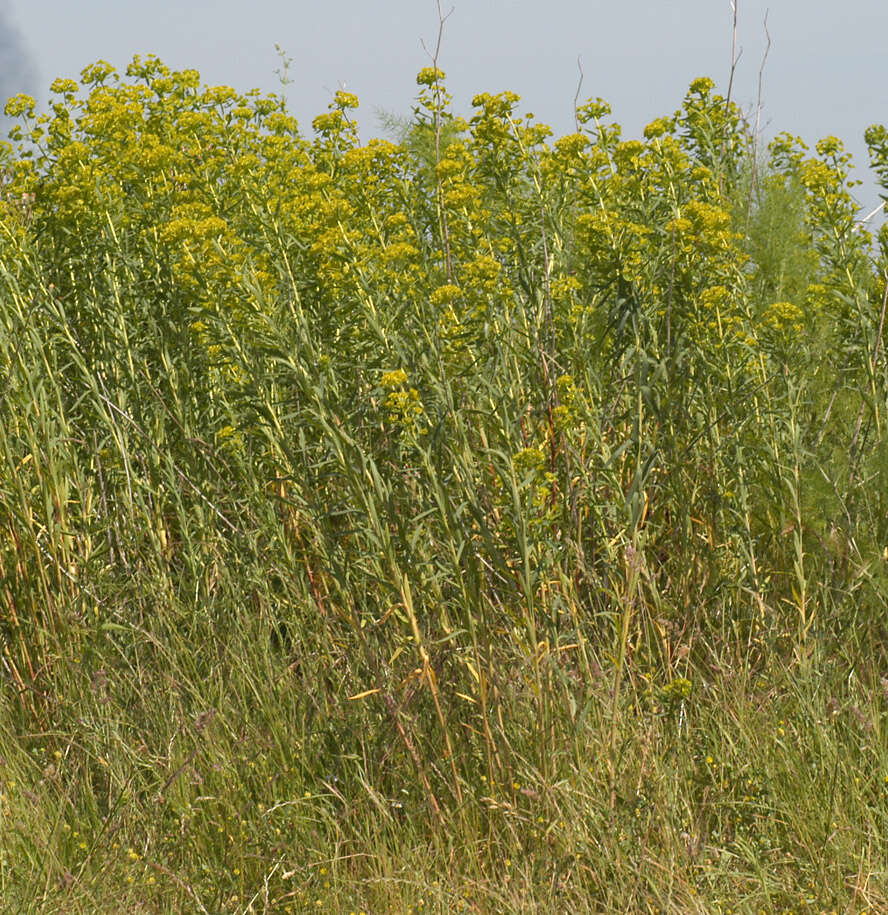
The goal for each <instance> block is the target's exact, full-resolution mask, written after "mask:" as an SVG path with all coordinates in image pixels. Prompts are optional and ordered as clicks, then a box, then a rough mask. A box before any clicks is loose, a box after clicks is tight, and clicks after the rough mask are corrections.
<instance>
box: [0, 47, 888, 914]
mask: <svg viewBox="0 0 888 915" xmlns="http://www.w3.org/2000/svg"><path fill="white" fill-rule="evenodd" d="M417 87H418V88H417V100H416V110H415V114H414V118H413V120H412V121H411V122H410V123H409V124H406V125H401V130H400V133H399V135H398V137H397V138H396V141H392V140H372V141H370V142H369V143H367V144H362V143H361V141H360V140H359V137H358V133H357V129H356V127H355V124H354V120H353V116H352V113H353V109H355V108H356V107H357V105H358V100H357V99H356V98H355V97H354V96H353V95H350V94H348V93H346V92H338V93H336V95H335V98H334V100H333V102H332V103H331V105H330V109H329V111H328V112H327V113H325V114H322V115H321V116H319V117H318V118H316V119H315V121H314V123H313V125H312V128H313V129H312V130H311V131H310V132H303V131H302V130H301V129H300V127H299V126H298V125H297V123H296V122H295V120H294V119H293V118H292V117H291V116H290V115H289V113H288V111H287V108H286V105H285V104H284V102H283V101H282V100H281V98H279V97H276V96H266V95H261V94H259V93H258V92H248V93H246V94H240V93H237V92H235V91H234V90H233V89H230V88H227V87H215V88H211V87H206V86H202V85H201V83H200V79H199V76H198V74H197V73H196V72H194V71H190V70H186V71H182V72H171V71H170V70H169V69H168V68H167V67H166V66H164V65H163V63H162V62H161V61H159V60H158V59H156V58H154V57H148V58H147V59H138V58H137V59H135V60H134V61H133V63H132V64H131V65H130V67H129V68H128V69H127V70H126V73H125V74H119V73H117V72H115V71H114V70H113V69H112V68H111V67H110V66H109V65H107V64H105V63H103V62H99V63H97V64H95V65H93V66H90V67H87V68H86V69H85V70H84V71H83V73H82V74H81V78H80V80H79V82H78V83H75V82H73V81H71V80H64V79H60V80H57V81H56V82H55V83H54V84H53V86H52V98H51V101H50V103H49V105H48V106H47V107H46V109H45V110H40V111H38V110H37V109H36V105H35V103H34V100H32V99H29V98H27V97H23V96H19V97H17V98H14V99H12V100H11V101H10V103H9V105H8V107H7V111H8V113H9V114H10V115H12V116H14V117H17V118H19V119H20V120H19V123H20V125H21V126H20V127H19V128H17V129H16V131H15V132H14V135H13V137H12V141H13V142H12V143H11V144H9V145H8V146H7V147H5V148H4V149H3V151H2V160H3V161H2V173H3V184H2V200H0V367H2V370H0V640H2V656H0V690H2V703H0V908H2V909H3V911H9V912H16V913H24V912H47V913H50V912H58V913H78V912H83V913H95V912H126V913H138V912H145V913H155V912H156V913H167V912H203V913H213V915H216V913H250V912H254V913H286V912H294V913H303V912H309V911H318V912H330V913H337V915H339V913H343V915H344V913H358V912H364V913H367V915H371V913H381V912H398V913H400V912H405V913H406V912H412V913H421V912H423V913H424V912H432V913H433V912H437V913H451V912H483V913H508V912H514V913H526V912H527V913H529V912H540V913H543V912H571V913H573V912H576V913H581V912H602V913H604V912H650V913H654V912H661V913H693V912H699V913H707V915H711V913H719V912H721V913H727V912H734V913H746V912H750V913H752V912H768V913H772V912H794V913H801V912H854V913H861V912H885V911H888V679H886V676H888V617H886V613H885V608H886V602H888V438H886V430H885V422H886V418H888V417H886V412H888V399H886V398H888V362H886V357H885V343H884V322H885V306H886V267H888V256H886V255H888V234H886V233H885V231H884V230H883V231H882V233H881V234H880V235H879V236H878V237H876V238H873V237H872V236H871V234H870V233H869V232H868V231H867V229H866V226H865V225H861V224H860V223H859V222H858V220H859V218H860V217H859V209H858V205H857V203H856V202H855V199H854V196H853V182H852V181H851V180H850V179H849V159H848V156H847V154H846V153H845V151H844V149H843V146H842V143H841V142H840V141H839V140H838V139H836V138H833V137H829V138H826V139H824V140H822V141H821V142H819V143H818V144H817V146H816V149H814V150H809V149H808V148H806V147H805V145H804V144H803V143H802V142H801V141H800V140H798V139H795V138H793V137H790V136H787V135H780V136H779V137H777V139H776V140H774V141H773V142H772V143H771V144H770V146H769V148H768V149H767V151H766V153H764V154H762V153H761V151H760V150H759V151H758V152H757V149H758V147H757V144H756V138H755V137H754V136H753V135H752V131H751V130H750V128H749V126H748V125H747V123H746V121H745V120H744V118H743V116H742V113H741V111H740V110H739V109H738V108H737V106H736V105H735V104H733V103H732V102H730V101H727V100H726V99H725V98H723V97H722V96H720V95H718V94H716V92H715V87H714V84H713V82H712V81H711V80H709V79H705V78H704V79H698V80H695V81H694V82H693V83H692V84H691V86H690V88H689V90H688V93H687V95H686V97H685V98H684V101H683V103H682V105H681V107H680V108H679V110H677V111H676V112H675V113H674V114H672V115H671V116H668V117H664V118H661V119H659V120H656V121H654V122H653V123H651V124H650V125H648V126H647V128H646V129H645V130H644V135H643V137H642V138H641V139H638V140H633V139H630V140H625V139H624V138H623V137H622V135H621V130H620V127H619V125H618V123H617V122H616V121H615V120H613V119H612V117H611V112H610V109H609V107H608V105H607V104H606V103H605V102H604V101H602V100H600V99H591V100H589V101H587V102H585V103H583V104H582V105H580V106H579V107H578V109H577V112H576V119H577V131H576V133H575V134H572V135H569V136H563V137H560V138H554V137H553V136H552V135H551V131H550V130H549V129H548V128H547V127H546V126H545V125H543V124H541V123H539V122H538V121H537V120H536V119H535V118H534V117H533V115H529V114H524V113H523V111H522V108H521V106H520V100H519V98H518V97H517V96H516V95H514V94H512V93H510V92H503V93H500V94H487V93H485V94H481V95H478V96H477V97H476V98H475V99H474V101H473V108H472V112H471V114H470V115H467V116H465V117H459V116H457V115H456V114H455V113H454V112H453V111H452V110H451V105H450V99H449V97H448V95H447V93H446V89H445V82H444V74H443V73H442V72H441V71H440V70H438V69H437V68H436V67H429V68H426V69H424V70H422V71H421V72H420V73H419V75H418V77H417ZM867 141H868V144H869V148H870V151H871V156H872V161H873V166H874V168H875V169H876V172H877V174H878V175H879V177H880V180H881V183H882V186H883V188H888V131H886V129H885V128H884V127H881V126H874V127H872V128H871V129H870V130H869V131H868V132H867Z"/></svg>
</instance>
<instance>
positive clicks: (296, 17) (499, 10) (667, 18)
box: [0, 0, 888, 212]
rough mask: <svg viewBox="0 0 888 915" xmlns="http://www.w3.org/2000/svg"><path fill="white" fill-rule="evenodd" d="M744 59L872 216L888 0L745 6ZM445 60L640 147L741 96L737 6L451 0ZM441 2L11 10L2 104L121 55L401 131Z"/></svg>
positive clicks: (544, 112)
mask: <svg viewBox="0 0 888 915" xmlns="http://www.w3.org/2000/svg"><path fill="white" fill-rule="evenodd" d="M736 3H737V4H738V6H737V14H738V30H737V46H738V52H739V60H738V62H737V67H736V74H735V78H734V88H733V96H732V97H733V98H734V99H735V100H736V101H737V102H738V103H739V104H740V105H741V106H742V107H743V109H744V110H745V111H748V112H749V113H750V116H751V118H752V119H753V120H754V117H755V109H756V101H757V95H758V80H759V70H760V68H761V66H762V61H763V55H764V53H765V47H766V43H767V38H766V32H765V24H764V21H765V15H766V13H767V32H768V33H769V34H770V39H771V46H770V50H769V52H768V56H767V60H766V61H765V66H764V71H763V81H762V96H761V99H762V114H761V123H762V127H763V135H764V138H765V139H766V140H767V139H769V138H771V137H773V136H774V135H775V134H776V133H779V132H781V131H789V132H790V133H792V134H795V135H798V136H801V137H802V138H803V139H804V140H805V141H806V142H808V143H809V144H810V145H812V146H813V144H814V143H815V142H816V140H817V139H819V138H821V137H823V136H827V135H835V136H838V137H839V138H841V139H842V140H843V141H844V142H845V144H846V146H847V148H848V150H849V151H850V152H851V153H852V154H853V156H854V161H855V163H856V164H857V166H858V168H857V170H856V172H855V176H856V177H857V178H859V179H861V180H862V181H863V182H864V183H863V184H862V186H861V187H859V188H857V189H856V193H857V196H858V199H859V201H860V203H861V206H862V207H863V209H864V212H869V211H870V210H872V209H873V208H874V207H876V206H877V205H878V204H879V188H878V187H877V185H876V183H875V179H874V178H873V177H872V174H871V173H870V171H869V168H868V165H869V163H868V157H867V154H866V145H865V143H864V140H863V132H864V130H865V129H866V127H868V126H869V125H870V124H872V123H888V53H886V37H888V0H842V2H841V3H823V2H811V0H770V3H768V2H762V0H736ZM442 6H443V11H444V13H445V14H449V15H448V16H447V19H446V22H445V24H444V29H443V37H442V42H441V52H440V57H439V61H438V65H439V67H440V68H441V69H443V70H444V71H445V73H446V74H447V85H448V89H449V90H450V92H451V93H452V94H453V96H454V109H455V110H456V111H457V113H460V114H470V113H471V99H472V96H473V95H475V94H476V93H479V92H499V91H503V90H507V89H508V90H511V91H513V92H517V93H518V94H519V95H520V96H521V97H522V104H521V106H520V108H521V113H526V112H533V113H534V114H535V115H536V117H537V118H538V119H539V120H541V121H544V122H545V123H547V124H549V125H550V126H551V127H552V128H553V130H554V131H555V134H556V135H561V134H564V133H571V132H573V129H574V127H573V124H574V121H573V103H574V96H575V94H576V91H577V84H578V80H579V75H580V74H579V68H578V63H577V61H578V59H579V61H580V65H581V66H582V71H583V81H582V86H581V89H580V101H581V102H583V101H585V100H587V99H588V98H590V97H598V96H600V97H602V98H604V99H605V100H606V101H608V102H610V104H611V105H612V107H613V111H614V118H615V119H616V120H617V121H618V122H619V123H620V124H621V125H622V126H623V131H624V136H626V137H627V138H629V137H634V136H638V135H640V132H641V130H642V129H643V127H644V125H645V124H647V123H648V122H650V121H651V120H653V119H654V118H656V117H659V116H662V115H668V114H672V113H673V112H674V111H675V109H677V108H678V107H680V105H681V102H682V99H683V97H684V94H685V92H686V91H687V87H688V85H689V83H690V82H691V81H692V80H693V79H695V78H696V77H698V76H711V77H712V78H713V79H714V80H715V82H716V84H717V91H720V92H722V93H724V92H725V91H726V90H727V84H728V77H729V73H730V69H731V44H732V21H733V12H732V0H671V2H666V0H624V2H622V3H617V2H614V0H442ZM437 35H438V10H437V5H436V0H377V2H375V3H371V2H368V0H334V2H323V0H320V2H319V0H250V2H244V0H213V2H210V0H186V2H182V0H152V2H150V3H134V2H127V0H78V2H71V0H0V94H2V95H9V94H13V93H15V92H18V91H26V92H29V93H30V94H33V95H35V97H36V98H37V100H38V103H40V104H45V103H46V100H47V98H48V95H49V93H48V87H49V85H50V83H51V82H52V81H53V79H55V78H56V77H58V76H65V77H72V78H75V79H76V78H77V76H78V74H79V73H80V71H81V70H82V69H83V68H84V67H85V66H87V65H88V64H90V63H94V62H95V61H96V60H99V59H104V60H107V61H109V62H110V63H111V64H113V65H114V66H115V67H117V68H119V69H120V70H123V69H124V68H125V67H126V64H127V63H128V62H129V61H130V60H131V59H132V57H133V55H134V54H142V55H145V54H149V53H153V54H156V55H158V56H159V57H160V58H161V59H162V60H163V61H164V62H165V63H166V64H167V65H169V66H170V67H171V68H173V69H184V68H194V69H197V70H199V71H200V72H201V75H202V77H203V79H204V80H205V81H206V82H207V83H209V84H211V85H219V84H224V85H230V86H233V87H234V88H235V89H237V90H239V91H246V90H248V89H252V88H254V87H255V88H259V89H262V90H264V91H268V92H281V91H282V86H281V82H280V77H279V75H277V74H276V72H275V71H280V70H281V67H282V59H281V57H280V56H279V54H278V52H277V51H276V50H275V46H276V45H278V46H280V48H281V49H282V50H283V52H284V53H285V54H286V56H287V57H288V58H289V59H290V64H289V70H288V76H289V79H290V80H292V82H290V83H289V84H288V85H287V87H286V96H287V99H288V103H289V106H290V110H291V112H292V113H293V114H294V115H295V116H296V117H297V118H298V119H299V121H300V125H301V127H302V129H303V130H304V131H305V132H310V129H311V121H312V119H313V117H314V116H315V115H317V114H321V113H323V112H324V111H325V110H326V108H327V105H328V104H329V102H330V100H331V98H332V95H333V93H334V92H335V91H336V90H337V89H339V88H347V89H348V91H350V92H354V93H355V94H356V95H358V97H359V99H360V100H361V112H360V120H359V123H360V126H361V135H362V138H363V139H365V140H367V139H370V137H372V136H377V135H383V134H384V130H383V128H382V127H381V125H380V122H379V119H378V115H377V113H378V112H379V111H380V110H384V111H388V112H391V113H394V114H398V115H409V114H410V112H411V108H412V104H413V101H414V98H415V96H416V84H415V75H416V72H417V71H418V70H419V69H420V68H422V67H424V66H427V65H429V64H430V57H429V53H428V52H429V51H433V49H434V46H435V42H436V39H437Z"/></svg>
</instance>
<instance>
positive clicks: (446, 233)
mask: <svg viewBox="0 0 888 915" xmlns="http://www.w3.org/2000/svg"><path fill="white" fill-rule="evenodd" d="M435 2H436V5H437V7H438V40H437V41H436V42H435V53H434V54H429V50H428V48H426V46H425V42H423V41H420V44H422V47H423V50H424V51H425V52H426V54H428V55H429V57H430V58H431V60H432V69H434V71H435V184H436V187H437V190H438V206H439V208H440V214H441V234H442V236H443V241H444V263H445V266H446V270H447V282H448V283H450V284H452V283H453V260H452V258H451V254H450V228H449V226H448V223H447V212H446V211H445V209H444V204H443V201H442V199H441V179H440V178H439V177H438V165H439V164H440V162H441V83H440V81H439V79H438V57H439V55H440V53H441V40H442V38H443V37H444V23H445V22H446V21H447V20H448V19H449V18H450V17H451V16H452V15H453V10H454V7H451V8H450V12H449V13H447V15H446V16H445V15H444V12H443V10H442V9H441V0H435Z"/></svg>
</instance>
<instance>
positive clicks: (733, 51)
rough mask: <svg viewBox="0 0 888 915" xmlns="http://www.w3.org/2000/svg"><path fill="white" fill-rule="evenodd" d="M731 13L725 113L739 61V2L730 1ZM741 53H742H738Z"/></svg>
mask: <svg viewBox="0 0 888 915" xmlns="http://www.w3.org/2000/svg"><path fill="white" fill-rule="evenodd" d="M730 3H731V11H732V12H733V14H734V25H733V29H732V31H731V75H730V76H729V78H728V96H727V98H726V99H725V111H727V110H728V109H729V108H730V106H731V90H732V89H733V87H734V72H735V71H736V69H737V62H738V61H739V60H740V57H739V55H738V54H737V7H738V6H739V5H740V0H730ZM740 53H741V54H742V53H743V52H742V51H741V52H740Z"/></svg>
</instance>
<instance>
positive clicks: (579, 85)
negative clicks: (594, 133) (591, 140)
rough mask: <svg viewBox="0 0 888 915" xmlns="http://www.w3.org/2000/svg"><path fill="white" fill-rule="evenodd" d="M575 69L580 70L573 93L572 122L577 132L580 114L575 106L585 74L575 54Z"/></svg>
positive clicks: (578, 100)
mask: <svg viewBox="0 0 888 915" xmlns="http://www.w3.org/2000/svg"><path fill="white" fill-rule="evenodd" d="M577 69H578V70H579V71H580V78H579V80H578V81H577V91H576V92H575V93H574V124H575V125H576V128H577V133H579V132H580V116H579V112H578V110H577V106H578V105H579V103H580V89H582V88H583V77H584V76H585V74H584V73H583V61H582V58H581V57H580V56H579V55H577Z"/></svg>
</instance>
